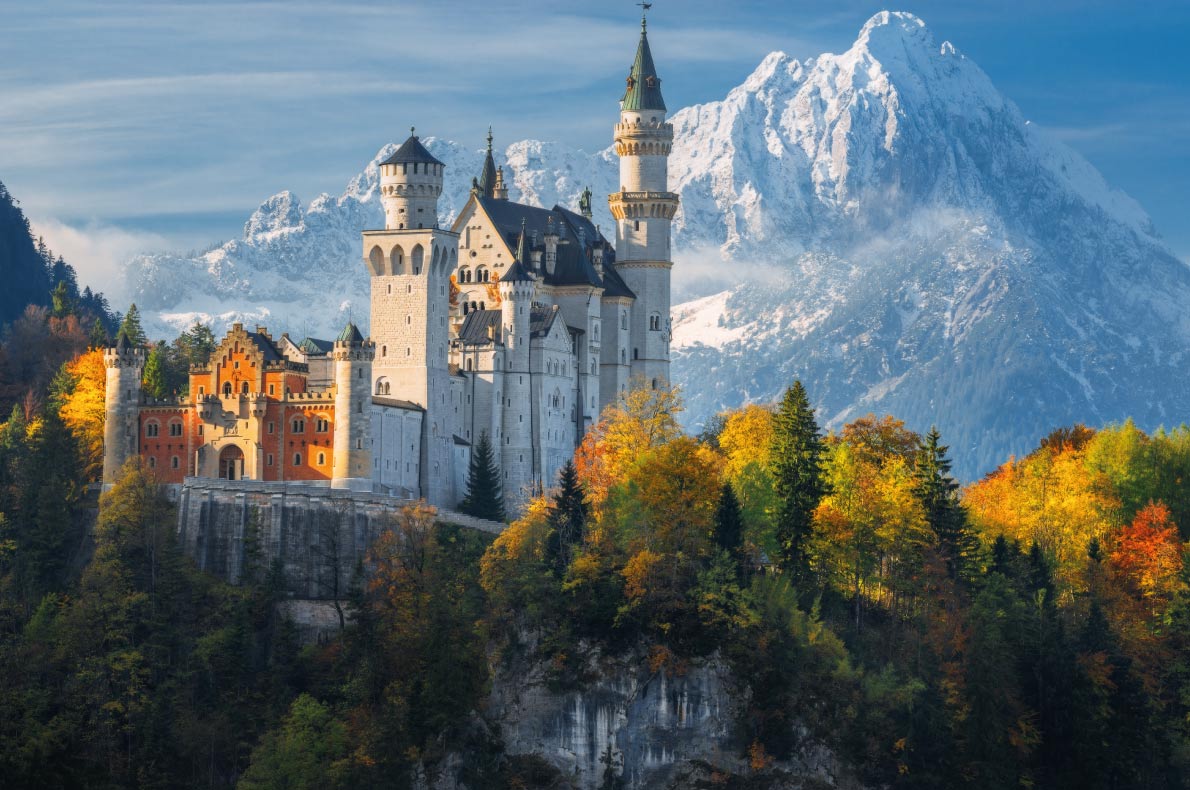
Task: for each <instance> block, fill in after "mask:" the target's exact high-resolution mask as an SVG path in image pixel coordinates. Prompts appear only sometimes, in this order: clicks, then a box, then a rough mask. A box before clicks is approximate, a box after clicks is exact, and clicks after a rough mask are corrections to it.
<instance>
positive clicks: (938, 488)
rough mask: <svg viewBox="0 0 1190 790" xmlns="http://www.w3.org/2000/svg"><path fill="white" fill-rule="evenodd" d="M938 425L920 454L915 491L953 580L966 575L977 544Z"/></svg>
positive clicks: (928, 436) (968, 572) (930, 433)
mask: <svg viewBox="0 0 1190 790" xmlns="http://www.w3.org/2000/svg"><path fill="white" fill-rule="evenodd" d="M941 440H942V435H941V434H940V433H939V432H938V429H937V428H931V429H930V432H929V433H928V434H926V437H925V439H924V441H922V443H921V447H920V449H919V451H918V454H917V465H916V468H915V469H914V476H915V477H916V478H917V482H916V485H915V486H914V493H915V494H916V495H917V498H918V499H919V500H920V501H921V504H922V507H923V508H924V509H925V513H926V522H927V523H928V524H929V525H930V528H931V529H932V530H933V531H934V536H935V539H936V543H935V545H936V546H937V548H938V552H939V554H940V555H941V556H942V557H943V559H944V560H945V561H946V570H947V572H948V574H949V575H950V577H951V578H952V579H960V578H967V577H968V576H969V574H970V570H971V567H972V564H973V560H974V557H975V553H976V551H977V550H978V543H977V540H976V538H975V536H974V535H972V534H971V530H970V529H969V527H968V524H967V513H966V511H965V510H963V506H962V505H961V504H960V503H959V484H958V483H956V482H955V480H954V478H953V477H951V476H950V459H949V458H948V457H947V455H946V451H947V449H948V448H947V447H945V446H944V445H943V444H942V443H941Z"/></svg>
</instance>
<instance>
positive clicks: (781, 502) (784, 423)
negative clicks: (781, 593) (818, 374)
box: [772, 381, 826, 582]
mask: <svg viewBox="0 0 1190 790" xmlns="http://www.w3.org/2000/svg"><path fill="white" fill-rule="evenodd" d="M823 450H824V446H823V442H822V434H821V433H820V431H819V429H818V423H817V422H815V420H814V409H813V408H811V406H810V399H809V398H808V397H807V396H806V390H805V388H803V387H802V383H801V382H800V381H795V382H793V386H791V387H790V388H789V389H787V390H786V391H785V396H784V397H783V398H782V399H781V405H780V408H778V410H777V414H776V416H775V417H774V418H773V446H772V459H773V460H772V464H773V469H772V473H773V480H774V482H775V486H774V487H775V489H776V494H777V501H778V504H777V517H776V536H777V541H778V544H779V552H780V555H779V557H778V562H779V564H780V566H781V568H782V569H783V570H785V571H786V572H787V573H791V574H793V576H794V578H795V579H796V580H798V581H799V582H802V581H804V580H805V579H806V577H807V576H808V574H809V562H808V557H807V547H808V545H809V541H810V534H811V531H812V529H813V518H814V509H815V508H816V507H818V502H819V500H821V499H822V496H823V494H824V493H826V486H825V481H824V480H823V479H822V454H823Z"/></svg>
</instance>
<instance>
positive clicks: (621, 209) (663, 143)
mask: <svg viewBox="0 0 1190 790" xmlns="http://www.w3.org/2000/svg"><path fill="white" fill-rule="evenodd" d="M665 114H666V109H665V100H664V99H663V98H662V97H661V78H660V77H659V76H658V75H657V67H656V66H655V65H654V64H653V53H652V51H651V50H650V49H649V37H648V30H647V24H646V20H645V19H644V18H643V17H642V18H641V29H640V42H639V43H638V44H637V48H636V58H635V59H634V60H633V63H632V68H631V69H630V70H629V73H628V79H627V87H626V89H625V91H624V98H623V99H621V101H620V122H619V123H618V124H616V128H615V144H616V153H617V154H618V155H619V157H620V191H619V192H615V193H613V194H611V195H609V196H608V204H609V206H610V208H611V212H612V216H613V217H615V218H616V271H617V272H619V274H620V276H621V277H622V278H623V280H624V282H625V284H627V285H628V287H629V288H630V289H632V292H633V293H634V294H636V302H635V303H634V304H633V306H632V310H631V319H630V327H629V330H630V331H629V334H630V348H631V351H630V359H631V363H632V375H633V376H639V377H643V378H644V379H645V380H646V381H648V382H650V383H651V384H653V385H654V386H660V385H661V384H662V383H663V382H666V381H668V379H669V328H670V312H669V311H670V304H669V302H670V269H671V268H672V267H673V263H672V262H671V261H670V223H671V222H672V221H673V218H674V214H675V213H677V210H678V196H677V195H676V194H675V193H673V192H670V191H669V164H668V163H669V154H670V151H671V150H672V148H673V134H674V133H673V125H672V124H670V123H668V122H667V121H666V119H665Z"/></svg>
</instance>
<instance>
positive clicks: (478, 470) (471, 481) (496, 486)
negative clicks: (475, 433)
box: [459, 433, 504, 521]
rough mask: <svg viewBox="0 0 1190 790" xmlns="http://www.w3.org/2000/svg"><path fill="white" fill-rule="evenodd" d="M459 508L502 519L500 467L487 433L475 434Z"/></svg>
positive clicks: (471, 513) (481, 515)
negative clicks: (476, 438) (475, 437)
mask: <svg viewBox="0 0 1190 790" xmlns="http://www.w3.org/2000/svg"><path fill="white" fill-rule="evenodd" d="M459 510H461V511H462V512H464V513H466V514H467V515H469V516H475V517H476V518H486V519H488V520H490V521H503V520H504V496H503V494H502V493H501V488H500V468H499V467H498V466H497V465H496V458H495V456H494V454H493V452H492V443H491V442H490V441H488V435H487V433H481V434H480V435H479V442H478V443H476V445H475V449H474V450H473V451H472V453H471V464H470V466H469V467H468V469H467V496H465V497H463V501H462V502H460V503H459Z"/></svg>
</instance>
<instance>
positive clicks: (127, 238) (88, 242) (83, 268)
mask: <svg viewBox="0 0 1190 790" xmlns="http://www.w3.org/2000/svg"><path fill="white" fill-rule="evenodd" d="M30 224H31V225H32V226H33V233H34V235H37V236H42V237H44V238H45V243H46V244H47V245H48V246H49V248H50V249H51V250H53V251H54V252H55V253H57V254H58V255H61V256H62V257H63V258H65V259H66V262H67V263H69V264H70V265H71V266H73V267H74V269H75V271H76V272H78V279H79V288H82V287H84V286H88V285H89V286H91V290H93V291H101V292H103V294H104V295H105V296H106V297H107V298H108V301H109V302H110V303H111V305H112V309H115V310H123V309H124V308H125V307H126V306H127V305H126V302H127V301H128V288H127V284H126V282H125V279H124V265H125V264H126V263H127V262H128V261H129V260H130V259H131V258H132V257H133V256H134V255H136V254H137V253H141V252H145V251H147V250H158V249H165V248H167V247H169V246H170V243H169V241H168V240H167V239H166V238H165V237H164V236H158V235H157V234H155V233H145V232H141V231H128V230H124V229H123V228H119V227H116V226H115V225H105V224H102V223H98V222H89V223H87V224H86V225H83V226H73V225H67V224H66V223H64V222H61V221H59V220H57V219H55V218H53V217H43V218H40V219H37V218H30Z"/></svg>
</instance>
